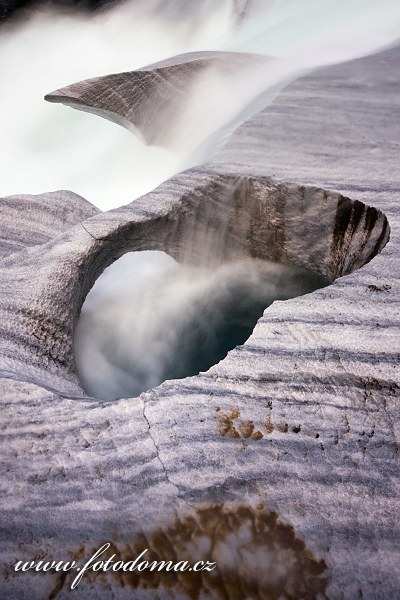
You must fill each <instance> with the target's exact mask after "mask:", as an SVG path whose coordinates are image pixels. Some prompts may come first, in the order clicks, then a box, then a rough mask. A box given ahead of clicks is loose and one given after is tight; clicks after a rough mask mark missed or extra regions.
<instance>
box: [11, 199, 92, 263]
mask: <svg viewBox="0 0 400 600" xmlns="http://www.w3.org/2000/svg"><path fill="white" fill-rule="evenodd" d="M99 212H100V210H99V209H98V208H96V207H95V206H93V204H90V202H88V201H87V200H85V199H84V198H82V197H81V196H78V194H74V193H73V192H67V191H63V190H61V191H58V192H49V193H46V194H38V195H35V196H32V195H27V194H23V195H19V196H8V197H6V198H0V220H1V232H0V256H1V257H4V256H7V255H8V254H12V253H13V252H17V251H18V250H22V248H26V247H28V246H36V245H38V244H45V243H46V242H48V241H49V240H51V239H52V238H53V237H55V236H56V235H58V234H60V233H62V232H63V231H66V230H67V229H69V228H70V227H72V226H73V225H75V224H76V223H79V222H80V221H83V220H85V219H88V218H89V217H91V216H93V215H95V214H97V213H99Z"/></svg>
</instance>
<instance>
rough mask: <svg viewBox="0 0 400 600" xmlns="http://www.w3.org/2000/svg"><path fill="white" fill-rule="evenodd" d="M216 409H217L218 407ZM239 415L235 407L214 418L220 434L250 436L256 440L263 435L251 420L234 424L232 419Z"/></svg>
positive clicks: (238, 436) (237, 436) (246, 437)
mask: <svg viewBox="0 0 400 600" xmlns="http://www.w3.org/2000/svg"><path fill="white" fill-rule="evenodd" d="M217 409H218V410H219V407H217V408H216V410H217ZM239 416H240V412H239V411H238V410H237V409H236V408H234V409H232V410H231V412H230V413H222V414H220V415H218V416H217V417H216V418H217V423H218V431H219V433H220V435H222V436H228V437H231V438H242V439H243V438H244V439H249V438H251V439H252V440H254V441H256V442H257V441H259V440H261V439H262V438H263V437H264V436H263V434H262V433H261V431H258V430H256V429H255V427H254V423H253V421H239V423H237V424H235V425H234V424H233V421H234V420H236V419H238V417H239Z"/></svg>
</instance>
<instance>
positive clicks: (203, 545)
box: [50, 503, 328, 600]
mask: <svg viewBox="0 0 400 600" xmlns="http://www.w3.org/2000/svg"><path fill="white" fill-rule="evenodd" d="M101 546H102V544H101V543H99V544H97V545H96V547H94V548H89V547H88V548H86V550H85V552H84V556H85V559H84V560H86V557H90V556H92V555H93V554H94V552H95V551H96V550H97V549H98V548H100V547H101ZM144 550H146V553H145V555H144V557H143V559H141V560H147V561H148V562H152V561H157V562H159V561H172V562H173V563H176V562H178V561H188V563H189V564H190V565H194V564H195V563H197V562H198V561H204V562H207V561H209V562H210V563H215V564H216V567H215V569H214V570H212V571H206V570H204V571H197V572H195V571H189V570H186V571H169V572H168V571H165V570H161V571H158V570H153V571H149V570H142V571H134V572H129V571H125V572H124V571H122V570H118V571H115V572H114V571H112V570H110V571H108V572H107V573H104V572H101V571H98V572H86V573H85V575H84V577H85V580H86V581H87V582H89V583H90V584H91V585H97V586H99V585H102V584H103V585H105V584H106V582H107V581H109V580H110V579H111V578H113V579H114V582H116V583H117V585H119V586H121V587H129V588H131V589H132V590H134V591H137V590H140V589H148V590H157V593H158V594H159V595H157V597H158V598H162V597H164V595H165V596H168V597H169V598H179V599H182V600H184V599H188V600H198V599H199V598H200V595H202V596H203V595H204V596H207V597H209V598H213V599H215V600H220V599H222V600H244V599H250V598H251V599H252V600H280V599H281V598H285V599H286V600H300V599H303V600H304V599H307V600H314V599H315V600H317V599H320V600H321V599H326V598H327V596H326V587H327V585H328V578H327V573H326V570H327V565H326V563H325V561H324V560H322V559H318V558H316V557H315V556H313V555H312V553H311V552H310V550H308V548H307V547H306V546H305V543H304V542H303V541H302V540H300V539H298V538H297V537H296V533H295V531H294V529H293V527H292V526H291V525H288V524H284V523H281V522H280V520H279V516H278V514H277V513H275V512H268V511H266V510H264V505H263V504H261V503H259V504H257V506H256V507H255V508H253V507H252V506H250V505H244V504H239V505H233V504H232V505H231V504H230V505H224V504H203V505H199V506H197V507H195V508H194V509H193V512H192V513H189V514H187V515H184V516H178V517H177V518H176V519H175V520H174V521H173V522H171V523H167V524H166V525H165V526H164V527H162V528H161V527H160V528H156V529H154V530H153V531H151V532H150V533H149V534H144V533H141V534H140V535H138V536H136V537H135V538H134V539H132V540H129V539H128V538H127V536H126V535H125V536H124V540H123V541H122V540H115V541H114V542H113V544H112V545H111V547H110V548H109V550H108V551H107V552H106V553H104V555H102V556H101V559H102V560H104V561H105V560H107V558H109V557H111V556H112V555H113V554H115V557H114V558H113V561H114V562H117V561H124V563H126V562H128V561H132V560H135V558H136V557H138V556H139V555H140V554H141V553H142V552H143V551H144ZM78 554H79V558H80V559H81V558H82V548H80V550H79V553H78ZM74 560H76V557H75V558H74ZM79 564H80V563H79ZM64 585H70V582H69V579H68V581H65V578H62V580H61V578H60V580H59V582H58V584H57V586H56V587H55V589H54V590H53V592H52V594H51V596H50V597H51V598H52V599H54V598H56V596H57V595H58V593H59V592H60V591H61V589H62V588H63V587H64ZM163 591H164V593H163ZM134 597H135V596H134Z"/></svg>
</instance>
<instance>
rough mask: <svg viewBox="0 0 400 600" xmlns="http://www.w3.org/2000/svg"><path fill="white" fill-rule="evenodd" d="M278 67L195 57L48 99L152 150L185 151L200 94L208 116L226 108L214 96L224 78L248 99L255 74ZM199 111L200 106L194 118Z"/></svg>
mask: <svg viewBox="0 0 400 600" xmlns="http://www.w3.org/2000/svg"><path fill="white" fill-rule="evenodd" d="M276 62H277V61H276V59H275V60H274V59H271V58H268V57H265V56H261V55H258V54H243V53H233V52H191V53H187V54H181V55H179V56H175V57H173V58H169V59H166V60H163V61H161V62H159V63H155V64H153V65H150V66H148V67H143V68H142V69H138V70H136V71H132V72H128V73H116V74H112V75H106V76H104V77H95V78H93V79H87V80H85V81H80V82H79V83H74V84H72V85H68V86H67V87H64V88H61V89H59V90H56V91H54V92H51V93H49V94H47V95H46V96H45V100H47V101H48V102H55V103H57V102H59V103H63V104H66V105H67V106H71V107H74V108H78V109H79V110H84V111H87V112H90V113H93V114H96V115H99V116H101V117H104V118H105V119H109V120H110V121H114V122H115V123H118V124H120V125H123V126H124V127H126V128H127V129H130V130H131V131H133V132H134V133H136V134H138V135H139V136H140V137H141V138H142V139H143V140H144V141H145V142H146V143H147V144H149V145H156V146H165V147H168V148H172V149H174V150H179V144H180V143H182V140H181V139H180V136H179V135H178V136H177V135H176V133H177V129H180V128H182V126H183V125H184V124H182V115H184V114H185V113H186V111H188V110H190V109H191V107H192V104H191V101H192V99H193V98H194V97H196V95H200V97H201V106H202V110H203V111H204V106H207V108H208V110H210V111H215V110H216V109H217V107H218V106H220V105H221V99H220V98H219V97H217V96H215V95H214V94H210V93H209V87H210V85H211V81H210V79H212V80H213V81H215V80H216V79H218V81H219V82H220V83H221V84H222V85H223V86H226V88H227V89H229V90H230V93H231V95H238V94H240V92H241V93H242V94H243V86H246V83H245V82H244V77H248V76H249V75H248V73H249V72H252V71H256V70H257V72H258V79H259V80H260V77H261V75H264V76H265V75H266V73H267V72H268V69H269V68H270V67H271V65H276ZM245 81H246V80H245ZM253 85H254V84H253ZM262 91H263V90H262V85H261V81H260V89H259V93H260V94H261V93H262ZM253 95H254V94H253ZM214 96H215V97H214ZM251 96H252V94H249V98H250V99H252V98H251ZM196 108H197V109H198V106H197V103H196V102H195V106H194V107H193V113H194V112H195V111H196ZM225 112H226V109H225ZM189 135H190V134H189Z"/></svg>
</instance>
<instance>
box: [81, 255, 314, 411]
mask: <svg viewBox="0 0 400 600" xmlns="http://www.w3.org/2000/svg"><path fill="white" fill-rule="evenodd" d="M323 285H325V282H324V281H323V280H322V278H320V277H317V276H315V275H313V274H311V273H309V272H307V271H305V270H304V269H300V268H298V267H289V266H286V265H280V264H276V263H271V262H267V261H259V260H246V261H241V262H234V263H227V264H223V265H220V266H218V267H216V268H213V269H210V268H204V267H194V266H189V265H179V264H178V263H176V262H175V260H174V259H172V258H171V257H170V256H168V255H167V254H165V253H163V252H130V253H128V254H125V255H124V256H123V257H122V258H120V259H119V260H118V261H116V262H115V263H114V264H113V265H112V266H111V267H109V268H108V269H106V270H105V271H104V273H103V274H102V275H101V276H100V277H99V279H98V280H97V282H96V284H95V286H94V288H92V290H91V291H90V292H89V294H88V296H87V299H86V302H85V304H84V306H83V308H82V313H81V316H80V319H79V322H78V325H77V328H76V332H75V341H74V344H75V356H76V362H77V365H78V372H79V376H80V379H81V382H82V383H83V385H84V387H85V390H86V391H87V393H88V394H90V395H92V396H94V397H96V398H100V399H107V400H111V399H116V398H122V397H135V396H138V395H139V394H140V393H141V392H143V391H145V390H148V389H150V388H152V387H155V386H157V385H159V384H160V383H161V382H162V381H165V380H166V379H179V378H183V377H187V376H190V375H195V374H197V373H199V372H200V371H206V370H207V369H208V368H209V367H211V366H212V365H213V364H216V363H217V362H219V361H220V360H221V359H222V358H224V357H225V356H226V354H227V352H228V350H231V349H232V348H234V347H235V346H237V345H238V344H243V343H244V342H245V340H246V339H247V338H248V337H249V335H250V334H251V332H252V330H253V328H254V326H255V324H256V322H257V320H258V318H259V317H260V316H261V315H262V314H263V311H264V309H265V308H266V307H267V306H268V305H269V304H271V303H272V302H273V301H274V300H276V299H281V300H284V299H287V298H292V297H294V296H298V295H300V294H304V293H307V292H311V291H313V290H315V289H316V288H319V287H322V286H323Z"/></svg>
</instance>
